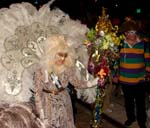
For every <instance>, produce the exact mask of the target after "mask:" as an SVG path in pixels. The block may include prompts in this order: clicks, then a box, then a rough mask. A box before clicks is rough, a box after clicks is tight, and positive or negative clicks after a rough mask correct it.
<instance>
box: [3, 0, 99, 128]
mask: <svg viewBox="0 0 150 128" xmlns="http://www.w3.org/2000/svg"><path fill="white" fill-rule="evenodd" d="M53 2H54V0H51V1H50V2H48V3H47V4H45V5H43V6H42V7H41V8H40V9H39V10H37V9H36V8H35V7H34V6H33V5H32V4H30V3H28V2H22V3H15V4H12V5H10V6H9V8H1V9H0V28H1V30H0V57H1V63H0V72H1V75H0V94H1V97H0V105H1V108H2V109H1V113H3V114H1V118H0V123H1V124H0V125H1V126H7V128H8V127H9V128H13V127H14V128H26V127H27V128H30V127H37V128H38V127H39V128H45V127H46V126H45V122H46V121H44V122H43V120H42V119H43V118H42V117H45V115H44V116H42V115H40V114H41V113H42V112H39V111H35V110H38V106H36V107H37V109H36V107H35V104H34V103H35V99H36V100H37V98H35V97H34V96H35V95H34V94H35V90H36V89H35V84H34V82H36V83H37V81H34V80H37V78H36V77H35V78H34V76H35V74H37V73H36V71H37V68H38V67H37V66H36V65H38V64H39V63H41V62H42V58H43V60H44V57H45V51H44V50H45V49H44V48H45V42H47V38H48V37H50V36H52V35H55V34H57V35H65V38H67V39H68V37H69V40H70V41H67V42H69V44H67V43H66V45H64V44H63V45H62V47H65V48H67V49H66V50H68V49H73V50H72V52H71V54H62V53H58V54H57V55H56V56H55V57H56V58H57V57H58V58H59V57H60V58H68V57H69V58H71V57H73V58H72V59H73V61H70V63H71V64H72V63H73V62H76V64H77V62H78V63H80V64H82V61H83V60H86V59H85V58H88V57H87V56H84V55H86V54H85V53H86V50H85V49H86V48H84V47H83V44H82V43H83V40H84V39H85V33H86V32H87V31H88V28H87V26H86V25H83V24H81V22H80V21H78V20H76V21H75V20H72V19H70V17H69V15H67V14H66V13H64V12H63V11H61V10H60V9H58V8H55V9H52V10H51V8H50V5H51V4H52V3H53ZM58 37H59V36H58ZM58 39H59V38H58ZM61 39H62V38H61ZM45 40H46V41H45ZM62 41H63V39H62ZM63 42H64V41H63ZM49 44H51V41H50V42H49ZM52 45H54V44H53V43H52ZM60 46H61V45H60ZM66 46H69V48H68V47H66ZM81 47H82V48H84V49H83V50H80V52H78V54H75V55H73V54H74V53H76V52H73V51H74V50H75V51H78V49H82V48H81ZM51 50H52V49H51ZM63 50H65V49H63ZM82 51H83V52H84V53H82ZM79 53H81V54H80V56H82V57H83V58H84V59H83V60H81V57H79ZM43 55H44V56H43ZM49 55H50V54H49ZM75 56H76V57H75ZM49 57H52V56H51V55H50V56H49ZM74 57H75V58H74ZM80 61H81V62H80ZM58 63H59V62H58ZM71 64H70V65H71ZM74 64H75V63H73V65H74ZM84 64H86V62H84V63H83V66H84ZM43 65H44V64H43ZM49 65H51V64H49ZM68 66H69V65H68ZM79 67H80V66H79V65H77V66H76V68H75V69H76V72H74V75H75V76H76V75H78V76H79V79H80V80H81V76H82V77H83V75H86V73H85V74H82V73H81V71H79V70H78V69H79ZM84 67H86V66H84ZM45 68H46V67H45ZM61 68H62V67H61V66H60V68H59V69H58V70H60V69H61ZM85 69H86V68H85ZM50 70H51V69H50ZM56 70H57V69H56ZM42 71H43V70H42ZM49 77H50V76H49ZM64 77H66V76H65V75H64ZM54 78H56V77H54ZM84 78H85V81H86V80H87V81H88V79H86V77H84ZM92 79H93V78H92ZM64 80H65V79H64ZM51 81H52V80H51ZM54 81H55V80H54ZM95 82H96V80H95ZM61 83H64V81H61ZM77 83H78V82H77ZM85 83H89V82H85ZM44 84H45V83H44ZM52 85H54V83H53V84H52ZM77 85H78V84H77ZM85 85H87V84H85ZM88 85H89V84H88ZM36 87H37V86H36ZM79 88H80V87H79ZM58 90H59V89H58ZM36 91H37V90H36ZM45 91H46V90H45ZM59 91H60V90H59ZM44 93H46V92H44ZM54 93H55V92H54ZM56 93H57V91H56ZM62 93H66V90H65V91H63V90H62V92H60V94H62ZM52 94H53V93H52ZM52 94H50V95H52ZM66 95H67V96H68V94H66ZM36 96H37V94H36ZM80 96H81V95H80ZM68 99H69V98H68ZM66 100H67V99H66ZM42 101H43V100H42ZM53 101H54V100H53ZM36 103H37V102H36ZM46 103H47V102H46ZM58 103H59V102H58ZM60 103H63V101H62V102H60ZM69 103H70V99H69ZM49 104H51V102H49ZM36 105H37V104H36ZM5 106H7V107H5ZM14 106H15V107H14ZM17 106H18V107H17ZM20 106H21V107H20ZM44 106H46V105H44ZM69 106H71V105H70V104H69ZM3 108H5V109H3ZM62 108H63V107H62ZM44 110H45V109H44ZM46 110H47V109H46ZM64 110H65V109H64ZM8 111H9V112H8ZM11 112H15V113H14V114H13V113H11ZM30 112H31V113H32V114H31V113H30ZM59 112H60V111H59ZM69 112H70V113H72V112H71V108H70V111H69ZM5 115H7V116H5ZM14 115H16V116H17V115H18V116H17V117H18V118H16V120H18V124H16V123H17V121H16V122H15V123H13V120H14V117H13V116H14ZM20 116H21V117H22V118H19V117H20ZM39 116H40V117H41V118H39ZM52 117H53V116H52ZM57 117H58V116H57V114H56V118H57ZM4 119H5V120H6V119H8V121H3V120H4ZM70 119H71V120H72V117H70ZM30 120H33V122H34V123H33V122H32V121H30ZM55 121H56V120H55ZM62 121H63V120H62ZM19 122H20V123H19ZM52 122H53V121H52V120H50V123H51V124H53V123H52ZM4 123H5V124H4ZM48 123H49V122H48ZM22 124H26V125H22ZM33 124H35V125H34V126H33ZM66 124H67V122H66ZM13 125H14V126H13ZM56 125H59V123H58V124H56ZM61 125H64V124H62V123H60V127H61ZM49 127H53V126H49ZM67 127H69V126H67ZM71 127H74V124H72V126H71ZM2 128H3V127H2ZM4 128H5V127H4Z"/></svg>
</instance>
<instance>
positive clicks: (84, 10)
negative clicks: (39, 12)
mask: <svg viewBox="0 0 150 128" xmlns="http://www.w3.org/2000/svg"><path fill="white" fill-rule="evenodd" d="M22 1H26V2H30V3H32V4H33V5H35V6H36V7H37V8H38V7H40V6H41V5H43V4H45V3H47V2H48V1H49V0H0V7H1V8H2V7H8V6H9V5H10V4H12V3H18V2H22ZM102 6H104V7H106V8H107V13H108V14H109V15H110V17H111V18H114V17H119V18H121V19H123V18H124V17H125V16H126V15H134V16H136V17H146V16H149V15H150V9H149V8H150V7H149V4H148V0H56V1H55V2H54V4H53V5H52V8H53V7H59V8H60V9H61V10H63V11H64V12H66V13H68V14H69V15H70V17H72V18H74V19H81V20H82V21H83V22H89V24H90V22H92V23H93V24H94V23H95V22H96V20H97V17H98V16H99V15H101V8H102ZM138 8H139V9H141V13H139V14H138V13H136V9H138Z"/></svg>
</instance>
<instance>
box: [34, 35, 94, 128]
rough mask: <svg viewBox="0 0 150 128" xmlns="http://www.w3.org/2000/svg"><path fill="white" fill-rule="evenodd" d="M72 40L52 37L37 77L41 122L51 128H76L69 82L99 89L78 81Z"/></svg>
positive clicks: (36, 93)
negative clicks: (68, 86)
mask: <svg viewBox="0 0 150 128" xmlns="http://www.w3.org/2000/svg"><path fill="white" fill-rule="evenodd" d="M69 41H71V40H70V39H69V38H67V37H64V36H61V35H53V36H51V37H49V38H47V40H46V43H45V49H44V51H45V55H44V56H43V58H42V59H41V64H40V66H39V70H38V71H37V72H36V73H35V102H36V107H37V111H38V112H39V116H40V118H41V119H42V120H44V122H45V121H47V123H48V124H47V125H48V127H49V128H50V127H60V128H74V121H73V113H72V105H71V100H70V96H69V94H68V91H67V90H66V88H67V85H68V83H69V82H70V83H71V84H72V85H74V86H75V87H77V88H87V87H91V86H92V85H96V83H97V79H95V80H94V81H92V82H90V81H85V80H79V78H78V76H76V74H75V72H76V69H75V67H76V66H75V60H76V56H75V55H76V54H75V51H74V50H73V49H72V48H71V47H69V44H70V43H68V42H69Z"/></svg>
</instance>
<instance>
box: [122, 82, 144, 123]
mask: <svg viewBox="0 0 150 128" xmlns="http://www.w3.org/2000/svg"><path fill="white" fill-rule="evenodd" d="M121 87H122V91H123V93H124V101H125V110H126V115H127V119H129V120H133V119H137V121H138V124H139V125H143V124H145V122H146V108H145V86H144V83H140V84H137V85H122V84H121Z"/></svg>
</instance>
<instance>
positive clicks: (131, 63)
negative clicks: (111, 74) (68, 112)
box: [119, 41, 150, 85]
mask: <svg viewBox="0 0 150 128" xmlns="http://www.w3.org/2000/svg"><path fill="white" fill-rule="evenodd" d="M119 66H120V67H119V81H120V83H122V84H128V85H135V84H137V83H139V82H143V81H144V77H145V75H146V71H148V72H150V54H149V53H148V51H147V50H144V42H143V41H140V42H138V43H136V44H134V45H133V46H130V45H129V44H128V43H127V42H125V41H124V42H123V47H122V48H121V49H120V62H119Z"/></svg>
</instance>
